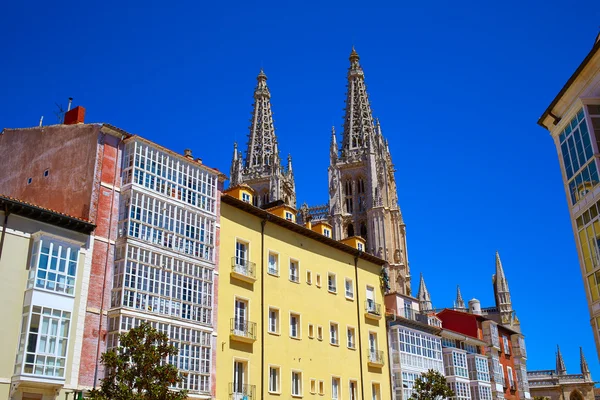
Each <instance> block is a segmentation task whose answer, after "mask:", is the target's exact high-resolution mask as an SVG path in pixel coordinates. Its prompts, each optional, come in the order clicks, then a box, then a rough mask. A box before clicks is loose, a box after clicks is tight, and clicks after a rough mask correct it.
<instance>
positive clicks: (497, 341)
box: [490, 324, 500, 348]
mask: <svg viewBox="0 0 600 400" xmlns="http://www.w3.org/2000/svg"><path fill="white" fill-rule="evenodd" d="M490 334H491V336H492V345H493V346H495V347H497V348H500V339H499V337H498V326H497V325H496V324H490Z"/></svg>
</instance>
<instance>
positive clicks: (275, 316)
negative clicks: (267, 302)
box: [269, 307, 279, 333]
mask: <svg viewBox="0 0 600 400" xmlns="http://www.w3.org/2000/svg"><path fill="white" fill-rule="evenodd" d="M269 333H279V310H278V309H276V308H272V307H269Z"/></svg>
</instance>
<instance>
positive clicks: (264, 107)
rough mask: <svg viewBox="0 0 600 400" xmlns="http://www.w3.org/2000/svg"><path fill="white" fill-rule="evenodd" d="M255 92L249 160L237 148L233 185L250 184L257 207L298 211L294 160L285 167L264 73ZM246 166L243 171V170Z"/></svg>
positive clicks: (232, 173) (289, 159)
mask: <svg viewBox="0 0 600 400" xmlns="http://www.w3.org/2000/svg"><path fill="white" fill-rule="evenodd" d="M256 80H257V84H256V88H255V89H254V104H253V107H254V108H253V110H252V119H251V123H252V124H251V125H250V128H249V129H250V133H249V135H248V148H247V150H246V158H245V160H243V159H242V155H241V154H240V153H239V152H238V150H237V147H236V146H234V154H233V159H232V162H231V185H238V184H240V183H246V184H248V185H249V186H250V187H252V189H254V190H255V192H256V193H255V197H254V200H255V205H256V206H263V205H265V204H267V203H271V202H273V201H277V200H283V201H284V202H285V203H286V204H288V205H290V206H292V207H296V192H295V190H296V189H295V183H294V175H293V172H292V168H291V165H292V163H291V157H289V158H288V164H287V168H284V167H283V166H282V165H281V159H280V157H279V150H278V147H277V136H275V126H274V124H273V113H272V112H271V92H270V91H269V87H268V86H267V75H265V73H264V71H263V70H262V69H261V70H260V73H259V74H258V76H257V78H256ZM242 166H243V167H242Z"/></svg>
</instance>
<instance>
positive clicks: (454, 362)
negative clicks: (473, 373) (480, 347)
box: [444, 351, 469, 378]
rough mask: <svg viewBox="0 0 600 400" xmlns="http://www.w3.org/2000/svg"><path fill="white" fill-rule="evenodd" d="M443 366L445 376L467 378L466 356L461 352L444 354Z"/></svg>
mask: <svg viewBox="0 0 600 400" xmlns="http://www.w3.org/2000/svg"><path fill="white" fill-rule="evenodd" d="M444 361H445V362H444V364H445V366H446V376H454V375H456V376H460V377H463V378H468V377H469V373H468V370H467V355H466V354H465V353H462V352H458V351H453V352H451V353H447V354H444Z"/></svg>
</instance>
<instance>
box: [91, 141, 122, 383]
mask: <svg viewBox="0 0 600 400" xmlns="http://www.w3.org/2000/svg"><path fill="white" fill-rule="evenodd" d="M104 136H105V137H106V133H105V134H104ZM124 137H125V136H123V135H121V139H120V140H119V143H117V147H116V149H117V154H116V159H115V170H114V174H113V183H112V190H111V199H110V214H109V216H108V238H107V239H108V243H107V244H106V260H105V262H104V279H103V282H102V296H101V298H100V322H99V324H98V343H97V345H96V366H95V368H94V388H96V383H97V382H98V367H99V364H100V341H101V340H102V338H101V335H102V322H103V316H104V293H105V292H106V278H107V276H108V271H109V269H108V267H109V264H108V258H109V256H110V236H111V234H112V221H113V208H114V203H115V185H116V183H117V169H118V167H119V147H120V146H121V143H123V138H124ZM104 146H106V142H105V144H104ZM104 151H105V150H104V149H103V152H102V157H103V158H104ZM102 161H103V162H104V160H102ZM115 247H116V246H115ZM113 261H114V259H113Z"/></svg>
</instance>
